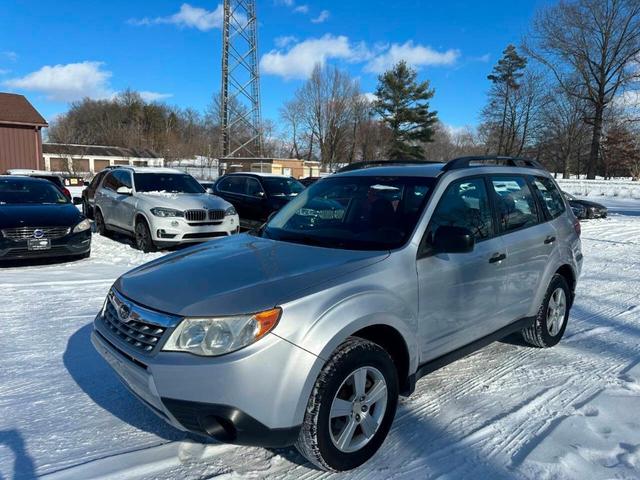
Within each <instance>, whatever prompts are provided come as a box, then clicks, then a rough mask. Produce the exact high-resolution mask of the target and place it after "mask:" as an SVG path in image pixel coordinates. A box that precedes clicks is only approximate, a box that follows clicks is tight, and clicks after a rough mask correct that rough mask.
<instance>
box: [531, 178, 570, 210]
mask: <svg viewBox="0 0 640 480" xmlns="http://www.w3.org/2000/svg"><path fill="white" fill-rule="evenodd" d="M533 183H534V185H535V186H536V190H537V193H538V197H539V198H540V203H542V206H543V208H544V209H545V210H546V211H547V213H548V214H549V217H550V218H557V217H559V216H560V215H562V213H564V211H565V205H564V200H563V199H562V195H561V193H560V192H559V191H558V188H557V187H556V185H555V183H553V181H552V180H551V179H550V178H544V177H535V178H534V179H533Z"/></svg>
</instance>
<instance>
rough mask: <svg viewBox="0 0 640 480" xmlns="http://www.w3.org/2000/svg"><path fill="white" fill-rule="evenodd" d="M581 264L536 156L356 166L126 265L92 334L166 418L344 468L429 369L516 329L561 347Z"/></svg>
mask: <svg viewBox="0 0 640 480" xmlns="http://www.w3.org/2000/svg"><path fill="white" fill-rule="evenodd" d="M581 266H582V253H581V246H580V224H579V222H578V221H577V219H576V218H575V217H574V215H573V213H572V212H571V209H570V208H569V207H568V206H567V204H566V202H565V200H564V197H563V196H562V195H561V193H560V192H559V189H558V187H557V185H556V183H555V182H554V180H553V178H552V177H551V176H550V175H549V173H548V172H546V171H545V170H544V169H543V168H542V167H541V166H540V165H539V164H538V163H537V162H535V161H531V160H522V159H513V158H496V157H480V158H475V157H474V158H462V159H457V160H453V161H451V162H449V163H447V164H422V165H414V164H410V163H408V164H404V165H399V164H398V165H395V164H386V165H375V164H360V165H355V166H351V167H349V168H347V169H346V171H344V172H342V173H338V174H336V175H333V176H331V177H328V178H326V179H323V180H321V181H319V182H318V183H316V184H315V185H313V186H311V187H310V188H308V189H307V190H305V191H304V192H303V193H302V194H300V195H299V196H298V197H297V198H296V199H294V200H293V201H291V203H289V204H288V205H287V206H285V207H284V208H283V209H282V210H281V211H280V212H279V213H278V214H277V215H275V216H274V217H273V218H272V219H271V220H270V221H269V222H268V223H267V224H266V225H264V226H263V227H261V228H260V229H259V230H257V231H254V232H252V233H249V234H243V235H239V236H234V237H230V238H226V239H223V240H221V241H219V242H216V243H209V244H205V245H199V246H196V247H192V248H189V249H187V250H183V251H180V252H176V253H174V254H171V255H168V256H166V257H164V258H161V259H159V260H156V261H154V262H151V263H149V264H147V265H144V266H142V267H140V268H137V269H135V270H133V271H132V272H130V273H127V274H125V275H124V276H122V277H121V278H120V279H119V280H117V282H116V283H115V284H114V285H113V288H112V289H111V291H110V293H109V295H108V298H107V299H106V301H105V303H104V306H103V308H102V311H101V312H100V313H99V314H98V316H97V317H96V320H95V331H94V333H93V335H92V340H93V343H94V345H95V346H96V348H97V349H98V351H99V352H100V353H101V354H102V356H103V357H104V358H105V359H106V360H107V361H108V362H109V363H110V364H111V366H112V367H113V368H114V369H115V371H116V372H117V374H118V375H119V376H120V377H121V379H122V380H123V382H124V384H125V385H126V386H128V387H129V389H130V390H131V391H132V392H133V393H134V394H135V395H136V396H137V397H138V398H139V399H140V400H142V402H144V403H145V404H146V405H147V406H149V407H150V408H151V409H152V410H153V411H154V412H155V413H157V414H158V415H159V416H160V417H162V418H163V419H164V420H166V421H167V422H169V423H170V424H172V425H174V426H175V427H177V428H179V429H182V430H186V431H190V432H195V433H198V434H200V435H203V436H208V437H213V438H216V439H218V440H221V441H224V442H230V443H236V444H241V445H258V446H265V447H276V446H286V445H292V444H295V445H296V446H297V448H298V449H299V450H300V452H301V453H302V454H303V455H304V456H306V458H308V459H309V460H310V461H311V462H312V463H314V464H315V465H316V466H318V467H319V468H321V469H325V470H333V471H339V470H348V469H352V468H355V467H357V466H359V465H361V464H362V463H364V462H365V461H367V460H368V459H369V458H370V457H371V456H372V455H374V453H375V452H376V451H377V450H378V448H379V447H380V446H381V445H382V443H383V441H384V439H385V437H386V435H387V433H388V432H389V429H390V427H391V423H392V421H393V418H394V415H395V411H396V407H397V403H398V396H399V395H405V396H406V395H409V394H411V393H412V391H413V390H414V387H415V383H416V381H417V380H418V379H419V378H420V377H421V376H423V375H426V374H427V373H429V372H432V371H434V370H436V369H438V368H440V367H442V366H444V365H446V364H448V363H450V362H453V361H455V360H456V359H458V358H460V357H462V356H464V355H467V354H468V353H470V352H472V351H474V350H476V349H478V348H481V347H483V346H485V345H487V344H488V343H490V342H492V341H494V340H498V339H501V338H503V337H505V336H507V335H509V334H511V333H514V332H522V335H523V336H524V339H525V340H526V341H527V342H528V343H529V344H531V345H534V346H536V347H542V348H544V347H551V346H553V345H555V344H556V343H558V342H559V341H560V339H561V337H562V335H563V333H564V331H565V328H566V326H567V320H568V317H569V310H570V308H571V305H572V303H573V300H574V292H575V288H576V281H577V279H578V277H579V275H580V270H581Z"/></svg>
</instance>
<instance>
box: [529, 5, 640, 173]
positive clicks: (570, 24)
mask: <svg viewBox="0 0 640 480" xmlns="http://www.w3.org/2000/svg"><path fill="white" fill-rule="evenodd" d="M526 51H527V52H528V54H529V55H530V56H532V57H533V58H535V59H536V60H538V61H539V62H541V63H542V64H544V65H546V66H547V67H548V68H549V70H550V71H551V72H552V73H553V75H554V77H555V78H556V80H557V81H558V83H559V84H560V86H561V87H562V88H563V90H564V91H565V92H567V93H568V94H569V95H572V96H574V97H576V98H579V99H582V100H585V101H586V102H588V103H589V104H590V110H591V113H590V115H589V116H588V118H587V122H588V124H589V125H591V127H592V132H591V146H590V152H589V160H588V162H587V177H588V178H595V173H596V168H597V165H598V159H599V154H600V151H601V149H600V143H601V137H602V131H603V122H604V115H605V110H606V108H607V106H608V105H609V104H610V103H611V102H612V101H613V99H614V98H615V97H616V95H618V94H619V93H620V92H621V91H622V89H623V88H624V87H625V86H627V85H628V84H629V83H630V82H632V81H633V79H634V77H636V76H637V75H638V72H637V71H636V70H635V68H633V67H635V65H634V64H633V62H634V61H635V60H637V58H638V55H639V54H640V2H638V0H572V1H567V0H561V1H560V2H559V3H558V4H557V5H554V6H551V7H548V8H545V9H544V10H542V11H541V12H540V13H539V14H538V16H537V18H536V19H535V22H534V27H533V31H532V33H531V36H530V38H529V40H528V43H527V46H526Z"/></svg>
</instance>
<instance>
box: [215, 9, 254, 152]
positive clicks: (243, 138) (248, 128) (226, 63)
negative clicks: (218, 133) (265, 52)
mask: <svg viewBox="0 0 640 480" xmlns="http://www.w3.org/2000/svg"><path fill="white" fill-rule="evenodd" d="M222 36H223V38H222V145H223V156H224V157H225V158H228V157H234V156H242V157H256V158H257V157H261V156H262V126H261V125H262V117H261V111H260V72H259V70H258V35H257V18H256V2H255V0H224V26H223V29H222Z"/></svg>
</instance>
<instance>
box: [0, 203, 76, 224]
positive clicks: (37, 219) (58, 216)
mask: <svg viewBox="0 0 640 480" xmlns="http://www.w3.org/2000/svg"><path fill="white" fill-rule="evenodd" d="M81 219H82V214H81V213H80V211H79V210H78V209H77V208H76V207H75V205H72V204H70V203H65V204H60V205H41V204H38V205H28V204H24V205H1V206H0V229H2V228H15V227H71V226H73V225H75V224H77V223H78V222H80V220H81Z"/></svg>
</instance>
